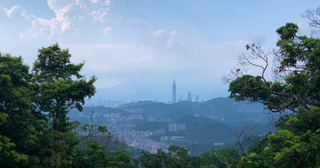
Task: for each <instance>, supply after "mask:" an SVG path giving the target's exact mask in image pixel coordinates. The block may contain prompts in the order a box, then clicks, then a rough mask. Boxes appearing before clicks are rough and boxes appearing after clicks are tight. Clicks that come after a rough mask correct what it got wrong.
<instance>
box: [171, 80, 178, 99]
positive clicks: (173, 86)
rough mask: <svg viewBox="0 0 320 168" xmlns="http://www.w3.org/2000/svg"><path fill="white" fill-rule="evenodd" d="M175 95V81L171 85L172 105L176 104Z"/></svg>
mask: <svg viewBox="0 0 320 168" xmlns="http://www.w3.org/2000/svg"><path fill="white" fill-rule="evenodd" d="M176 94H177V90H176V82H175V80H173V84H172V103H175V102H176Z"/></svg>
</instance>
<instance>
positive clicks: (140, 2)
mask: <svg viewBox="0 0 320 168" xmlns="http://www.w3.org/2000/svg"><path fill="white" fill-rule="evenodd" d="M319 5H320V3H319V1H316V0H309V1H302V0H281V1H278V0H268V1H258V0H243V1H237V0H232V1H231V0H226V1H212V0H202V1H194V0H184V1H169V0H47V1H45V0H41V1H40V0H39V1H26V0H10V1H8V0H0V25H1V26H0V52H2V53H11V54H12V55H13V56H22V58H23V59H24V62H25V63H26V64H28V65H29V66H30V67H32V64H33V62H34V60H35V59H36V58H37V54H38V49H40V48H42V47H48V46H50V45H52V44H55V43H58V44H59V46H60V47H62V48H63V49H65V48H68V49H69V52H70V53H71V54H72V58H71V61H72V62H73V63H82V62H83V61H85V66H84V68H83V69H82V71H81V73H82V74H84V75H85V76H86V77H87V78H90V77H91V76H93V75H95V76H96V77H98V80H97V82H96V83H95V86H96V87H97V89H98V93H99V90H103V88H109V89H104V90H103V91H101V93H102V92H103V94H109V93H108V92H110V94H126V93H128V94H138V93H155V94H162V95H170V94H171V87H172V82H173V80H174V79H175V81H176V84H177V94H185V95H187V92H188V91H191V92H192V93H195V94H205V93H212V96H213V97H214V96H215V97H218V96H228V94H229V93H228V91H227V90H228V85H223V82H222V80H221V78H222V77H223V76H224V75H227V74H228V73H229V70H230V69H231V68H233V67H234V66H235V65H236V62H237V57H238V56H239V55H240V54H241V53H245V52H246V50H245V46H246V45H247V44H252V43H258V44H260V45H261V46H262V47H263V48H265V49H272V48H274V47H275V43H276V42H277V39H278V35H277V34H276V32H275V30H276V29H277V28H279V27H280V26H284V25H285V24H286V23H287V22H292V23H296V24H298V26H299V32H300V33H301V34H303V35H307V36H309V35H310V28H309V25H308V23H309V21H308V19H306V18H302V17H301V14H302V13H304V12H305V11H306V10H308V9H316V8H317V7H318V6H319ZM249 72H250V73H252V74H259V73H261V72H260V71H258V70H256V69H251V70H250V68H249Z"/></svg>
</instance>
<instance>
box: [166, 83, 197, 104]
mask: <svg viewBox="0 0 320 168" xmlns="http://www.w3.org/2000/svg"><path fill="white" fill-rule="evenodd" d="M179 101H183V99H182V97H180V99H179V100H177V85H176V81H175V80H173V84H172V101H171V102H172V103H176V102H179ZM185 101H192V97H191V92H188V98H186V99H185ZM202 101H203V100H202ZM195 102H199V95H196V97H195Z"/></svg>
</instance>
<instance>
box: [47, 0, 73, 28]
mask: <svg viewBox="0 0 320 168" xmlns="http://www.w3.org/2000/svg"><path fill="white" fill-rule="evenodd" d="M56 3H57V0H48V6H49V8H50V9H51V10H53V11H54V13H55V15H56V18H55V20H56V21H57V22H58V23H61V30H62V32H64V31H65V30H66V29H68V28H69V25H70V22H69V21H68V18H67V17H65V16H64V15H65V14H66V13H67V12H69V11H71V10H72V9H73V8H72V6H73V5H74V3H71V4H69V5H67V6H65V7H63V8H62V9H59V7H58V5H57V4H56Z"/></svg>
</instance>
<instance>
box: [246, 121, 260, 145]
mask: <svg viewBox="0 0 320 168" xmlns="http://www.w3.org/2000/svg"><path fill="white" fill-rule="evenodd" d="M243 125H244V127H245V128H246V129H247V130H248V132H249V137H248V138H249V141H250V142H251V145H252V146H253V142H252V137H251V131H252V130H253V129H255V128H256V126H257V125H258V123H257V124H256V125H255V126H254V127H253V128H251V129H248V128H247V126H246V124H245V123H243Z"/></svg>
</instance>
